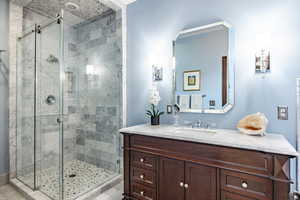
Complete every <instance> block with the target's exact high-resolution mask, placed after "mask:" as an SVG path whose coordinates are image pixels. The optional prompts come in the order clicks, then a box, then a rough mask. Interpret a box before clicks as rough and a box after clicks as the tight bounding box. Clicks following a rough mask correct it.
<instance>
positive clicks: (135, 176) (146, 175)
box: [131, 167, 156, 187]
mask: <svg viewBox="0 0 300 200" xmlns="http://www.w3.org/2000/svg"><path fill="white" fill-rule="evenodd" d="M131 180H132V181H134V182H137V183H142V184H145V185H148V186H150V187H155V186H156V181H155V180H156V174H155V173H154V172H153V171H150V170H145V169H142V168H137V167H132V168H131Z"/></svg>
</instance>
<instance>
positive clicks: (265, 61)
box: [255, 33, 271, 73]
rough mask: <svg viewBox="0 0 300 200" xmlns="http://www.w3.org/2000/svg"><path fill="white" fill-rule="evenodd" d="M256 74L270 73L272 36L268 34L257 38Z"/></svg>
mask: <svg viewBox="0 0 300 200" xmlns="http://www.w3.org/2000/svg"><path fill="white" fill-rule="evenodd" d="M256 49H257V50H256V54H255V72H256V73H267V72H270V70H271V66H270V50H269V49H270V35H269V34H268V33H263V34H259V35H257V37H256Z"/></svg>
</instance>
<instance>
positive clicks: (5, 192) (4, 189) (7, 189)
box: [0, 185, 26, 200]
mask: <svg viewBox="0 0 300 200" xmlns="http://www.w3.org/2000/svg"><path fill="white" fill-rule="evenodd" d="M0 200H26V199H25V197H23V196H22V195H21V194H20V193H19V192H18V191H16V190H15V188H13V187H12V186H10V185H4V186H1V187H0Z"/></svg>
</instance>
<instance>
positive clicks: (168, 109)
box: [167, 105, 173, 114]
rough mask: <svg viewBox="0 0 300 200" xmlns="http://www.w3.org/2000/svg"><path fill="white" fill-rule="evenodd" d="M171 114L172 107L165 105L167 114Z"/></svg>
mask: <svg viewBox="0 0 300 200" xmlns="http://www.w3.org/2000/svg"><path fill="white" fill-rule="evenodd" d="M172 112H173V106H172V105H167V113H168V114H172Z"/></svg>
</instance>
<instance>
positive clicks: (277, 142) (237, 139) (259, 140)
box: [119, 124, 298, 157]
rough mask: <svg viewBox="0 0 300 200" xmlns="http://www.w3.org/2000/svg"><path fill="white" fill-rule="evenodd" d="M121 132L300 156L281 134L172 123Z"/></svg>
mask: <svg viewBox="0 0 300 200" xmlns="http://www.w3.org/2000/svg"><path fill="white" fill-rule="evenodd" d="M119 131H120V132H121V133H131V134H137V135H145V136H153V137H162V138H168V139H175V140H184V141H191V142H198V143H204V144H213V145H220V146H225V147H234V148H240V149H246V150H257V151H262V152H266V153H274V154H282V155H290V156H295V157H296V156H298V152H297V151H296V150H295V148H294V147H293V146H292V145H291V144H290V143H289V142H288V141H287V139H286V138H285V137H284V136H283V135H280V134H268V133H267V134H266V136H264V137H257V136H249V135H245V134H241V133H240V132H238V131H236V130H227V129H215V130H205V129H200V130H197V129H192V128H188V127H176V126H172V125H160V126H151V125H148V124H143V125H138V126H132V127H128V128H123V129H120V130H119Z"/></svg>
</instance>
